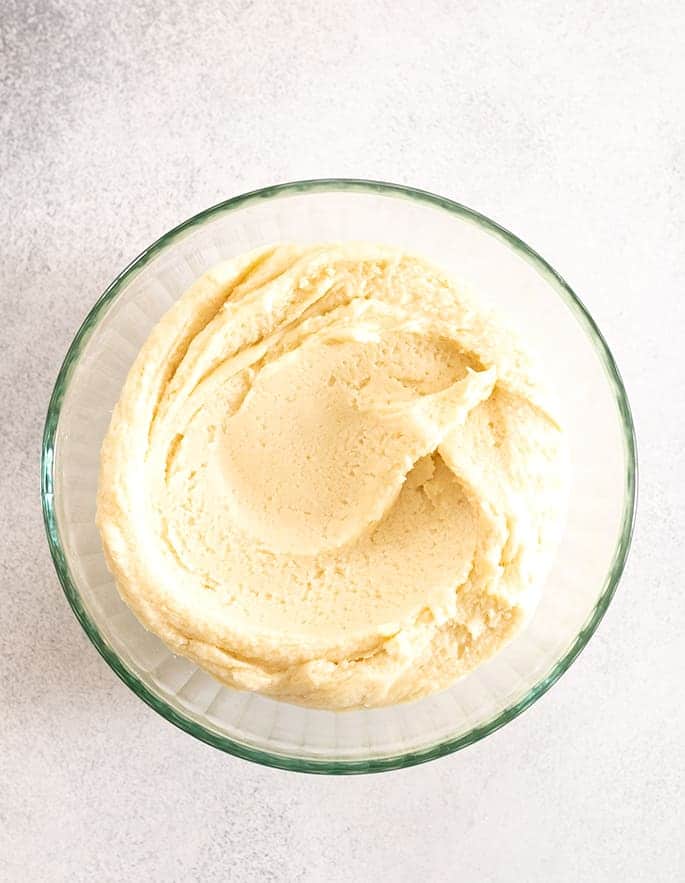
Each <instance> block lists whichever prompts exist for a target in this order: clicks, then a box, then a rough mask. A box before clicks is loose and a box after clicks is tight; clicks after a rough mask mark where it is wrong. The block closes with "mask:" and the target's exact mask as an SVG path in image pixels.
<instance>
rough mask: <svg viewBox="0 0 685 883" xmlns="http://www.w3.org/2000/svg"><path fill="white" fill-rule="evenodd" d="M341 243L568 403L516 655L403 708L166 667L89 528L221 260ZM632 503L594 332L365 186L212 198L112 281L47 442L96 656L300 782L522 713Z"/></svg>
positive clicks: (66, 562)
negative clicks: (568, 466)
mask: <svg viewBox="0 0 685 883" xmlns="http://www.w3.org/2000/svg"><path fill="white" fill-rule="evenodd" d="M341 239H357V240H359V239H368V240H372V241H379V242H384V243H388V244H393V245H397V246H400V247H404V248H407V249H408V250H411V251H414V252H417V253H420V254H423V255H425V256H426V257H427V258H429V259H431V260H433V261H434V262H435V263H436V264H438V265H440V266H442V267H444V268H445V269H447V270H449V271H451V272H452V274H453V275H454V277H455V278H456V279H457V281H459V282H460V283H461V284H462V285H463V286H464V287H466V288H467V289H470V290H471V291H473V292H475V293H476V294H477V296H478V297H479V298H480V299H481V300H482V301H483V302H485V304H486V305H490V306H492V307H494V308H496V309H497V310H498V312H500V313H501V314H504V318H505V319H508V321H509V323H510V324H511V325H512V326H514V327H516V328H518V329H519V330H520V332H521V333H522V334H523V336H524V337H525V339H526V340H528V341H529V342H530V344H531V346H533V347H534V348H535V349H536V350H537V351H538V353H539V354H540V356H541V359H542V360H543V364H544V366H545V368H546V370H547V372H548V375H549V379H550V381H551V382H552V384H553V385H554V386H555V387H556V389H557V391H558V393H559V396H560V398H561V403H562V407H563V412H564V415H565V421H566V425H567V428H568V437H569V444H570V451H571V461H572V489H571V496H570V503H569V514H568V521H567V525H566V530H565V533H564V536H563V539H562V542H561V546H560V549H559V553H558V555H557V559H556V564H555V566H554V569H553V570H552V572H551V574H550V576H549V578H548V580H547V582H546V585H545V588H544V592H543V597H542V601H541V603H540V606H539V608H538V610H537V612H536V614H535V616H534V618H533V619H532V621H531V622H530V624H529V625H528V626H527V628H526V629H525V630H524V631H523V632H522V633H521V634H520V635H519V636H518V637H517V638H516V639H515V640H514V641H513V642H512V643H511V644H509V645H508V646H507V647H506V648H505V649H504V650H502V651H501V652H500V653H499V654H498V655H497V656H495V657H494V658H493V659H491V660H490V661H489V662H487V663H485V664H484V665H482V666H481V667H480V668H478V669H477V670H476V671H474V672H473V673H472V674H470V675H468V676H467V677H465V678H463V679H462V680H460V681H458V682H457V683H455V684H454V685H453V686H452V687H451V688H450V689H448V690H446V691H444V692H442V693H439V694H436V695H433V696H430V697H428V698H425V699H422V700H420V701H418V702H414V703H411V704H409V705H398V706H394V707H391V708H383V709H370V710H360V711H353V712H343V713H335V712H331V711H317V710H312V709H305V708H300V707H297V706H294V705H288V704H286V703H282V702H277V701H274V700H272V699H267V698H264V697H262V696H258V695H254V694H250V693H241V692H236V691H234V690H231V689H229V688H228V687H225V686H222V685H221V684H219V683H218V682H217V681H215V680H213V679H212V678H211V677H210V676H209V675H208V674H206V673H205V672H203V671H202V670H201V669H198V667H197V666H196V665H194V664H193V663H191V662H190V661H188V660H186V659H182V658H178V657H176V656H174V655H173V654H172V653H171V652H170V651H169V650H168V649H167V648H166V646H165V645H164V644H163V643H162V642H161V641H160V640H159V639H158V638H156V637H155V636H154V635H152V634H150V633H149V632H147V631H146V630H145V629H144V628H143V627H142V626H141V625H140V624H139V622H138V621H137V619H136V618H135V617H134V616H133V614H132V613H131V612H130V611H129V609H128V607H127V606H126V605H125V604H124V603H123V601H121V599H120V597H119V595H118V593H117V590H116V587H115V585H114V583H113V580H112V578H111V576H110V574H109V572H108V571H107V568H106V566H105V561H104V558H103V554H102V548H101V545H100V538H99V535H98V532H97V530H96V528H95V524H94V516H95V495H96V483H97V471H98V457H99V451H100V444H101V442H102V439H103V436H104V433H105V430H106V428H107V425H108V423H109V419H110V414H111V411H112V408H113V406H114V403H115V402H116V400H117V398H118V396H119V392H120V390H121V387H122V384H123V381H124V378H125V376H126V373H127V371H128V369H129V367H130V365H131V363H132V361H133V359H134V358H135V356H136V354H137V352H138V350H139V348H140V346H141V345H142V343H143V342H144V341H145V339H146V338H147V336H148V333H149V332H150V330H151V328H152V327H153V325H154V324H155V323H156V322H157V320H158V319H159V318H160V316H161V315H162V314H163V313H164V312H165V311H166V310H167V309H168V307H169V306H170V305H171V304H172V303H173V302H174V301H175V300H176V299H177V298H178V297H179V296H180V294H181V293H182V292H183V291H184V290H185V289H186V288H187V287H188V286H189V285H190V284H191V283H192V282H193V281H194V280H195V279H196V278H197V277H198V276H199V275H200V274H201V273H203V272H204V271H205V270H207V269H208V268H209V267H211V266H212V265H213V264H215V263H217V262H218V261H221V260H223V259H225V258H230V257H232V256H234V255H237V254H240V253H241V252H245V251H248V250H249V249H252V248H255V247H256V246H259V245H263V244H265V243H268V242H276V241H283V240H300V241H322V240H341ZM635 492H636V459H635V438H634V430H633V423H632V419H631V415H630V408H629V405H628V400H627V397H626V393H625V389H624V387H623V383H622V382H621V378H620V376H619V373H618V370H617V368H616V364H615V362H614V359H613V358H612V356H611V353H610V352H609V349H608V348H607V345H606V343H605V342H604V339H603V337H602V335H601V333H600V332H599V329H598V328H597V326H596V325H595V323H594V321H593V320H592V318H591V316H590V315H589V314H588V312H587V310H586V309H585V308H584V307H583V305H582V304H581V302H580V301H579V300H578V298H577V297H576V296H575V294H574V293H573V292H572V291H571V289H570V288H569V286H568V285H567V284H566V283H565V282H564V280H563V279H562V278H561V277H560V276H559V275H558V274H557V273H556V272H555V271H554V270H553V269H552V268H551V267H550V266H549V265H548V264H547V263H546V262H545V261H544V260H543V259H542V258H541V257H540V256H539V255H538V254H536V253H535V252H534V251H533V250H532V249H530V248H529V247H528V246H527V245H525V244H524V243H523V242H521V240H519V239H517V238H516V237H515V236H514V235H513V234H511V233H509V232H507V231H506V230H504V229H502V228H501V227H499V226H498V225H497V224H495V223H494V222H492V221H490V220H488V219H487V218H485V217H483V216H482V215H480V214H478V213H477V212H474V211H471V210H470V209H467V208H465V207H464V206H462V205H459V204H457V203H454V202H452V201H451V200H448V199H445V198H443V197H440V196H435V195H433V194H430V193H426V192H423V191H420V190H414V189H410V188H407V187H400V186H397V185H394V184H383V183H376V182H372V181H356V180H319V181H303V182H298V183H293V184H282V185H279V186H275V187H269V188H266V189H264V190H258V191H255V192H253V193H247V194H245V195H244V196H238V197H236V198H235V199H229V200H227V201H226V202H222V203H221V204H219V205H217V206H214V207H213V208H210V209H207V210H206V211H204V212H201V213H200V214H199V215H196V216H195V217H193V218H191V219H190V220H188V221H185V222H184V223H183V224H180V225H179V226H178V227H176V228H175V229H174V230H171V231H170V232H169V233H167V234H166V235H164V236H162V238H161V239H159V240H158V241H157V242H155V243H154V244H153V245H151V246H150V247H149V248H147V249H146V250H145V251H144V252H143V253H142V254H141V255H140V256H139V257H137V258H136V259H135V260H134V261H133V262H132V263H131V264H130V265H129V266H128V267H127V268H126V269H125V270H124V271H123V272H122V273H121V275H119V276H118V277H117V278H116V279H115V280H114V282H112V284H111V285H110V286H109V288H108V289H107V290H106V291H105V293H104V294H103V295H102V297H101V298H100V299H99V300H98V301H97V303H96V304H95V306H94V307H93V309H92V310H91V312H90V313H89V315H88V317H87V318H86V320H85V322H84V323H83V325H82V326H81V328H80V329H79V331H78V333H77V334H76V337H75V338H74V341H73V343H72V344H71V346H70V348H69V351H68V353H67V355H66V358H65V360H64V364H63V365H62V369H61V370H60V373H59V376H58V378H57V382H56V384H55V389H54V392H53V394H52V399H51V401H50V406H49V410H48V415H47V420H46V425H45V434H44V440H43V457H42V501H43V512H44V517H45V525H46V529H47V536H48V542H49V545H50V551H51V553H52V557H53V559H54V562H55V567H56V569H57V574H58V576H59V579H60V582H61V584H62V586H63V588H64V591H65V593H66V596H67V599H68V600H69V603H70V604H71V606H72V608H73V610H74V613H75V614H76V616H77V618H78V620H79V622H80V623H81V625H82V626H83V628H84V629H85V631H86V633H87V635H88V637H89V638H90V640H91V641H92V642H93V644H94V645H95V647H96V648H97V649H98V650H99V652H100V653H101V654H102V656H103V657H104V659H105V660H106V661H107V662H108V663H109V665H110V666H111V667H112V669H114V671H115V672H116V674H118V675H119V677H120V678H121V679H122V680H123V681H124V682H125V683H126V684H128V686H129V687H130V688H131V689H132V690H133V691H134V692H135V693H136V694H137V695H138V696H140V698H141V699H143V700H145V702H147V703H148V704H149V705H150V706H152V708H154V709H155V710H156V711H158V712H159V713H160V714H161V715H163V716H164V717H165V718H166V719H167V720H169V721H171V723H173V724H175V725H176V726H178V727H180V728H181V729H183V730H186V732H188V733H190V734H191V735H193V736H195V737H196V738H198V739H201V740H203V741H204V742H207V743H208V744H210V745H213V746H215V747H216V748H220V749H222V750H224V751H227V752H229V753H231V754H234V755H237V756H239V757H243V758H247V759H249V760H253V761H258V762H260V763H264V764H267V765H270V766H275V767H281V768H284V769H290V770H300V771H305V772H323V773H359V772H372V771H379V770H387V769H393V768H396V767H404V766H409V765H411V764H415V763H421V762H422V761H426V760H431V759H432V758H436V757H440V756H441V755H444V754H448V753H449V752H452V751H456V750H458V749H459V748H463V747H464V746H466V745H469V744H471V743H473V742H475V741H477V740H478V739H482V738H483V737H484V736H486V735H488V734H489V733H491V732H493V730H496V729H497V728H498V727H501V726H502V725H503V724H505V723H507V722H508V721H510V720H512V718H514V717H516V716H517V715H518V714H520V713H521V712H522V711H523V710H524V709H526V708H528V706H529V705H531V704H532V703H533V702H534V701H535V700H536V699H537V698H538V697H539V696H541V695H542V694H543V693H544V692H545V691H546V690H547V689H548V688H549V687H550V686H551V685H552V684H553V683H554V682H555V681H556V680H557V679H558V678H559V676H560V675H561V674H562V673H563V672H564V671H566V669H567V668H568V667H569V666H570V665H571V663H572V662H573V660H574V659H575V658H576V656H577V655H578V653H579V652H580V651H581V650H582V648H583V647H584V646H585V644H586V643H587V641H588V640H589V638H590V636H591V635H592V633H593V632H594V630H595V629H596V628H597V625H598V623H599V621H600V619H601V618H602V615H603V614H604V611H605V610H606V608H607V606H608V604H609V601H610V600H611V597H612V595H613V593H614V591H615V589H616V586H617V584H618V581H619V578H620V576H621V572H622V571H623V567H624V564H625V561H626V556H627V553H628V548H629V545H630V538H631V533H632V525H633V518H634V511H635ZM109 713H111V714H115V713H116V710H115V709H111V710H110V712H109Z"/></svg>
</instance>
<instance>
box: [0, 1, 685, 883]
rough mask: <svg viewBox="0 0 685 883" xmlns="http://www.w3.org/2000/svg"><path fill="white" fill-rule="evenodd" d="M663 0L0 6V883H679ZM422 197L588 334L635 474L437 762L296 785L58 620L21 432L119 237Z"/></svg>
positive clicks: (676, 311) (676, 9)
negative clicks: (521, 264)
mask: <svg viewBox="0 0 685 883" xmlns="http://www.w3.org/2000/svg"><path fill="white" fill-rule="evenodd" d="M684 29H685V12H684V11H683V5H682V4H681V3H680V2H657V3H655V4H647V3H641V2H636V0H632V2H627V3H598V2H596V0H581V2H579V3H575V4H566V3H559V2H551V3H550V2H533V3H526V4H519V3H510V2H491V0H486V2H459V3H451V2H435V0H424V2H422V3H416V4H414V3H404V4H397V3H390V2H387V0H386V2H381V3H376V4H374V3H366V2H365V3H336V4H333V3H320V2H311V3H302V2H297V3H292V4H290V3H289V4H286V3H283V4H282V3H278V2H274V0H271V2H247V0H245V2H236V0H222V2H216V3H212V2H199V3H185V2H176V0H170V2H167V3H150V2H140V3H129V4H121V5H119V4H115V3H111V2H103V0H96V2H67V0H64V2H58V0H54V2H49V0H0V53H1V55H0V126H1V127H2V133H1V136H0V229H2V245H1V247H0V297H1V298H2V322H1V323H0V335H1V347H2V360H1V362H0V395H1V402H2V405H1V408H2V420H1V422H0V450H1V463H2V467H1V469H0V492H1V497H2V504H3V505H2V512H1V513H0V518H1V519H2V525H1V528H2V531H1V532H2V537H3V542H2V556H1V560H0V566H1V568H0V574H1V579H2V589H1V590H2V604H1V605H0V666H1V667H2V676H1V677H0V708H1V711H0V746H1V747H0V878H1V879H3V880H5V879H7V880H25V879H26V880H36V881H38V880H65V881H67V880H69V881H80V880H84V881H90V880H94V879H106V880H115V879H116V880H132V881H137V880H195V879H206V880H222V881H225V880H236V881H243V880H244V881H255V880H276V881H281V880H283V881H295V880H302V881H323V880H326V881H347V880H400V881H413V880H416V879H425V880H448V879H461V880H476V881H483V883H485V881H533V883H534V881H541V883H542V881H545V883H547V881H550V880H554V881H581V880H582V881H584V880H593V881H613V880H625V881H640V880H645V881H654V880H673V879H675V878H676V877H678V876H679V875H680V874H685V858H684V856H683V846H682V821H683V814H684V813H685V801H684V798H683V790H684V788H685V783H684V780H683V767H684V765H685V756H684V753H683V747H682V745H683V736H684V735H685V733H684V730H685V717H684V714H683V689H682V674H683V661H682V660H683V651H682V647H683V621H685V593H684V592H683V568H682V550H683V542H682V536H681V533H682V525H683V522H684V521H685V507H684V504H683V499H684V498H683V487H684V486H685V463H684V454H683V449H684V447H685V444H684V443H685V396H684V395H683V369H682V358H681V357H680V356H679V354H678V349H679V348H680V347H681V345H682V339H683V335H684V334H685V315H684V308H683V304H684V302H685V298H684V297H683V293H684V291H683V279H684V278H685V249H684V247H683V243H684V242H685V111H684V109H683V107H684V106H683V94H684V93H685V61H684V56H683V51H682V46H683V32H684ZM326 175H342V176H345V175H347V176H358V177H372V178H382V179H388V180H394V181H398V182H401V183H411V184H414V185H416V186H419V187H424V188H427V189H432V190H436V191H438V192H440V193H444V194H445V195H448V196H451V197H453V198H456V199H458V200H460V201H462V202H464V203H466V204H467V205H471V206H473V207H475V208H478V209H480V210H481V211H483V212H485V213H486V214H488V215H490V216H491V217H493V218H495V219H496V220H498V221H500V222H501V223H503V224H504V225H505V226H507V227H509V228H511V229H513V230H515V231H516V232H517V233H518V234H519V235H521V236H522V237H523V238H524V239H525V240H527V241H528V242H530V243H531V244H532V245H533V246H534V247H535V248H537V249H538V250H539V251H540V252H541V253H542V254H543V255H544V256H545V257H546V258H547V259H548V260H550V261H551V263H552V264H553V265H554V266H555V267H557V268H558V269H559V271H560V272H562V273H563V274H564V275H565V276H566V277H567V278H568V279H569V281H570V282H571V284H572V285H573V286H574V287H575V288H576V290H577V291H578V292H580V294H581V296H582V297H583V298H584V300H585V302H586V303H587V304H588V306H589V307H590V309H591V310H592V312H593V313H594V315H595V317H596V318H597V320H598V322H599V324H600V326H601V327H602V329H603V330H604V331H605V332H606V335H607V337H608V340H609V343H610V345H611V346H612V347H613V349H614V352H615V354H616V357H617V359H618V361H619V364H620V366H621V368H622V371H623V374H624V377H625V380H626V384H627V387H628V391H629V393H630V395H631V399H632V403H633V408H634V412H635V418H636V422H637V430H638V438H639V442H640V453H641V501H640V509H639V513H638V524H637V532H636V537H635V542H634V547H633V554H632V558H631V560H630V562H629V566H628V568H627V571H626V574H625V577H624V580H623V582H622V585H621V588H620V590H619V592H618V594H617V596H616V599H615V601H614V603H613V605H612V606H611V608H610V610H609V612H608V614H607V616H606V618H605V620H604V622H603V623H602V625H601V627H600V629H599V632H598V633H597V635H596V636H595V638H594V639H593V640H592V641H591V643H590V645H589V647H588V648H587V649H586V651H585V652H584V653H583V654H582V656H581V657H580V659H579V660H578V661H577V662H576V664H575V665H574V666H573V667H572V669H571V670H570V672H569V673H568V674H566V675H565V676H564V677H563V678H562V680H561V681H560V682H559V683H558V684H557V685H556V686H555V687H554V689H553V690H552V691H551V692H550V693H549V694H547V695H546V696H545V697H544V698H543V699H542V700H541V701H540V702H538V703H537V704H536V705H535V706H534V707H533V708H532V709H531V710H530V711H528V712H527V713H526V714H524V715H523V716H522V717H521V718H519V719H517V720H516V721H514V722H513V723H512V724H510V725H509V726H507V727H506V728H504V729H503V730H500V731H499V732H497V733H496V734H494V735H493V736H491V737H490V738H488V739H487V740H486V741H484V742H481V743H479V744H478V745H476V746H474V747H472V748H470V749H468V750H466V751H463V752H462V753H460V754H458V755H456V756H452V757H449V758H446V759H444V760H441V761H438V762H436V763H433V764H429V765H427V766H423V767H417V768H414V769H410V770H405V771H402V772H395V773H389V774H384V775H381V776H376V777H360V778H351V779H347V780H345V779H342V780H340V779H327V778H316V777H311V776H296V775H294V774H287V773H281V772H276V771H272V770H268V769H262V768H259V767H256V766H253V765H250V764H248V763H245V762H242V761H239V760H236V759H233V758H231V757H228V756H224V755H222V754H220V753H219V752H216V751H213V750H212V749H210V748H208V747H206V746H204V745H202V744H200V743H198V742H195V741H194V740H193V739H191V738H190V737H189V736H187V735H185V734H183V733H181V732H180V731H178V730H176V729H174V728H173V727H172V726H170V725H169V724H167V723H165V722H164V721H163V720H162V719H161V718H159V717H157V716H156V715H155V714H154V713H153V712H152V711H151V710H150V709H148V708H147V707H146V706H144V705H143V704H142V703H141V702H140V701H139V700H137V699H136V698H135V696H134V695H133V694H132V693H130V692H129V691H128V689H127V688H126V687H124V685H123V684H121V683H120V682H119V681H118V680H117V679H116V677H115V676H114V675H113V674H112V672H111V671H110V670H109V669H108V668H107V666H106V665H105V663H104V662H103V661H102V660H101V659H100V657H99V656H98V655H97V653H96V652H95V650H94V649H93V648H92V647H91V646H90V644H89V643H88V641H87V639H86V637H85V636H84V634H83V633H82V632H81V629H80V627H79V626H78V624H77V622H76V620H75V619H74V618H73V616H72V614H71V612H70V610H69V608H68V606H67V604H66V602H65V601H64V599H63V597H62V594H61V591H60V589H59V586H58V584H57V580H56V578H55V575H54V573H53V570H52V565H51V562H50V559H49V555H48V552H47V548H46V544H45V542H44V538H43V527H42V522H41V517H40V510H39V500H38V460H39V439H40V434H41V429H42V421H43V417H44V412H45V409H46V406H47V401H48V397H49V394H50V390H51V386H52V383H53V381H54V378H55V375H56V373H57V370H58V367H59V364H60V361H61V359H62V356H63V354H64V352H65V350H66V348H67V346H68V344H69V342H70V340H71V338H72V336H73V334H74V331H75V330H76V328H77V326H78V324H79V323H80V321H81V319H82V318H83V316H84V314H85V312H86V311H87V309H88V308H89V306H90V305H91V304H92V302H93V301H94V300H95V298H96V297H97V295H98V294H99V293H100V292H101V291H102V289H103V288H104V287H105V286H106V284H107V283H108V282H109V281H110V280H111V279H112V277H113V276H114V275H115V274H116V273H117V272H118V271H119V270H120V269H121V268H122V267H123V266H124V265H125V264H126V263H127V262H128V261H129V260H130V259H131V258H132V257H133V256H134V255H135V254H137V253H138V252H139V251H140V250H141V248H142V247H143V246H145V245H146V244H148V243H149V242H151V241H152V240H153V239H155V238H156V237H157V236H159V235H160V234H161V233H163V232H164V231H165V230H167V229H168V228H169V227H171V226H173V225H174V224H176V223H177V222H178V221H180V220H181V219H183V218H185V217H187V216H188V215H190V214H193V213H194V212H196V211H198V210H200V209H202V208H204V207H205V206H207V205H210V204H212V203H214V202H217V201H219V200H220V199H223V198H225V197H228V196H231V195H234V194H237V193H240V192H242V191H245V190H247V189H252V188H254V187H259V186H263V185H266V184H269V183H272V182H275V181H281V180H288V179H295V178H303V177H317V176H326Z"/></svg>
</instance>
